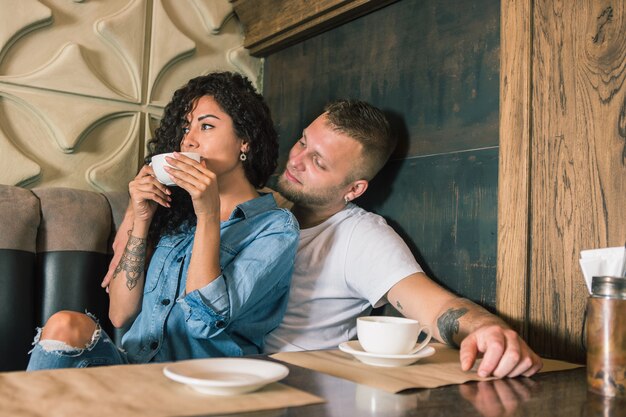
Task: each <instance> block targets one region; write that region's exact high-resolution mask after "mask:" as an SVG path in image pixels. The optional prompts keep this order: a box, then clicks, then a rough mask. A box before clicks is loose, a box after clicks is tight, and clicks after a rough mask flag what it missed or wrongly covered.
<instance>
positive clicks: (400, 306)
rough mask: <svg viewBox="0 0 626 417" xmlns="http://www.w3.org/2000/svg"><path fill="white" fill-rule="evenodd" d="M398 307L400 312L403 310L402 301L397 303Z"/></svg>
mask: <svg viewBox="0 0 626 417" xmlns="http://www.w3.org/2000/svg"><path fill="white" fill-rule="evenodd" d="M396 307H397V308H398V310H402V304H400V301H396Z"/></svg>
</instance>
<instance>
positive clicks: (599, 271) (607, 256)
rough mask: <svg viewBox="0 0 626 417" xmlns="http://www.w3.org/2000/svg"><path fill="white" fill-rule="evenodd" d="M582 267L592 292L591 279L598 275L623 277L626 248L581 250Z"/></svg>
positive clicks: (625, 265) (625, 264) (588, 287)
mask: <svg viewBox="0 0 626 417" xmlns="http://www.w3.org/2000/svg"><path fill="white" fill-rule="evenodd" d="M579 261H580V267H581V268H582V270H583V275H584V276H585V283H586V284H587V289H588V290H589V293H590V294H591V280H592V278H593V277H597V276H612V277H622V276H624V273H625V272H626V271H625V270H624V269H625V268H626V248H624V247H622V246H618V247H616V248H603V249H589V250H583V251H580V260H579Z"/></svg>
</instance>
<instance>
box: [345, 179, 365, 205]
mask: <svg viewBox="0 0 626 417" xmlns="http://www.w3.org/2000/svg"><path fill="white" fill-rule="evenodd" d="M368 185H369V182H368V181H367V180H356V181H354V182H353V183H352V185H351V186H350V190H349V191H348V193H347V194H346V196H345V198H347V199H348V201H352V200H355V199H357V198H359V197H360V196H361V195H362V194H363V193H364V192H365V190H367V187H368Z"/></svg>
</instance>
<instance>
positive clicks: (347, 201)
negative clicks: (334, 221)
mask: <svg viewBox="0 0 626 417" xmlns="http://www.w3.org/2000/svg"><path fill="white" fill-rule="evenodd" d="M343 201H344V203H346V206H347V205H348V203H349V202H350V199H349V198H348V196H345V197H344V198H343Z"/></svg>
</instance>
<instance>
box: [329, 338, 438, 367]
mask: <svg viewBox="0 0 626 417" xmlns="http://www.w3.org/2000/svg"><path fill="white" fill-rule="evenodd" d="M339 350H341V351H342V352H346V353H349V354H350V355H352V356H354V357H355V358H357V359H358V360H360V361H361V362H363V363H366V364H368V365H374V366H387V367H391V366H407V365H410V364H412V363H414V362H417V361H418V360H420V359H422V358H427V357H429V356H432V355H433V354H434V353H435V348H434V347H432V346H426V347H425V348H423V349H421V350H420V351H419V352H416V353H413V354H412V355H381V354H378V353H369V352H366V351H364V350H363V348H362V347H361V344H360V343H359V341H358V340H351V341H349V342H343V343H341V344H340V345H339Z"/></svg>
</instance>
